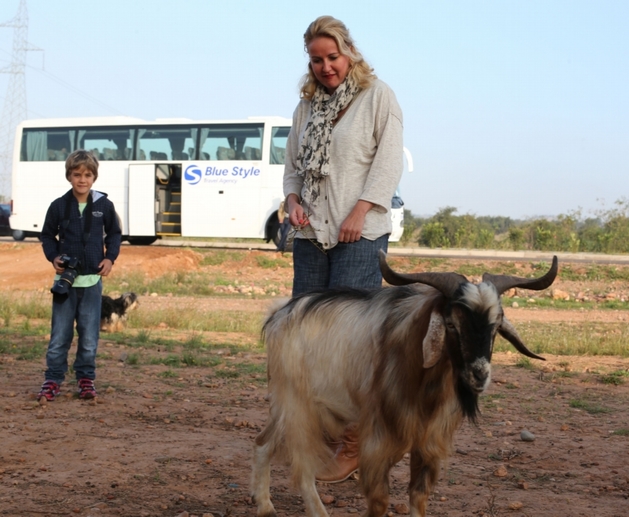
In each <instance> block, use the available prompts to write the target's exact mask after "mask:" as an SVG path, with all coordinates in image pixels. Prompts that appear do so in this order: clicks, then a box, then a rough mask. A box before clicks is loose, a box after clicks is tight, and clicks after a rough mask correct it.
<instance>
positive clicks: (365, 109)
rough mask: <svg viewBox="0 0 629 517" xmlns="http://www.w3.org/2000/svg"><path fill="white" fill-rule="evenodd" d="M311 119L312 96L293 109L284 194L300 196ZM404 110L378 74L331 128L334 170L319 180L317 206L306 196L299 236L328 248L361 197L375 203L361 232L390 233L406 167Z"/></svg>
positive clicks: (370, 235) (368, 234)
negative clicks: (300, 161) (303, 145)
mask: <svg viewBox="0 0 629 517" xmlns="http://www.w3.org/2000/svg"><path fill="white" fill-rule="evenodd" d="M309 119H310V101H308V100H302V101H301V102H300V103H299V104H298V105H297V108H296V109H295V113H294V114H293V125H292V127H291V130H290V133H289V135H288V142H287V144H286V165H285V169H284V195H285V196H288V195H289V194H296V195H297V196H299V198H300V200H301V199H302V188H303V183H304V178H303V177H301V176H298V175H297V174H296V172H295V170H296V169H297V163H296V160H297V153H298V151H299V144H300V142H301V139H302V137H303V134H304V130H305V128H306V124H307V123H308V120H309ZM402 129H403V127H402V110H401V109H400V106H399V105H398V103H397V100H396V98H395V94H394V93H393V91H392V90H391V88H389V87H388V86H387V85H386V84H385V83H383V82H382V81H380V80H378V79H376V80H375V81H374V82H373V83H372V84H371V86H370V87H369V88H367V89H365V90H363V91H361V92H360V93H359V94H358V95H357V96H356V98H355V99H354V100H353V101H352V103H351V104H350V106H349V108H348V109H347V111H346V112H345V114H344V115H343V116H342V117H341V119H340V120H339V121H338V122H337V123H336V125H335V126H334V129H333V130H332V142H331V145H330V150H329V156H330V174H329V176H326V177H324V178H323V179H322V181H321V195H320V197H319V199H318V201H317V203H316V205H315V206H307V204H306V202H305V201H303V200H302V206H303V208H304V214H305V215H306V216H307V217H308V219H309V220H310V226H308V227H306V228H304V229H303V230H302V231H300V232H298V233H297V234H296V235H295V236H296V237H297V238H308V239H316V240H317V241H319V242H320V243H321V245H322V246H323V247H324V248H326V249H329V248H332V247H334V246H336V244H337V243H338V236H339V230H340V227H341V224H342V223H343V221H344V220H345V218H346V217H347V216H348V215H349V213H350V212H351V211H352V209H353V208H354V205H356V203H357V202H358V200H359V199H362V200H364V201H369V202H371V203H374V204H375V205H376V206H374V208H373V209H372V210H370V211H369V212H367V216H366V218H365V225H364V227H363V233H362V236H363V237H364V238H366V239H369V240H375V239H377V238H378V237H381V236H382V235H385V234H389V233H391V214H390V210H391V198H392V197H393V194H394V193H395V189H396V188H397V185H398V183H399V182H400V178H401V176H402V170H403V167H404V163H403V158H402V153H403V140H402Z"/></svg>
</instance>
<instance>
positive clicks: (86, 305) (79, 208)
mask: <svg viewBox="0 0 629 517" xmlns="http://www.w3.org/2000/svg"><path fill="white" fill-rule="evenodd" d="M97 178H98V160H97V159H96V157H95V156H94V155H93V154H92V153H91V152H89V151H84V150H78V151H74V152H73V153H72V154H70V156H68V158H67V160H66V179H67V180H68V181H69V182H70V184H71V185H72V189H71V190H69V191H68V192H66V193H65V194H64V195H63V196H62V197H60V198H58V199H56V200H55V201H53V202H52V203H51V205H50V207H49V208H48V212H47V213H46V220H45V222H44V226H43V228H42V232H41V241H42V246H43V248H44V255H46V258H47V259H48V260H49V261H50V262H52V266H53V267H54V269H55V271H56V272H57V276H56V277H55V284H54V285H53V288H52V289H51V291H52V293H53V304H52V321H51V327H52V328H51V332H50V342H49V343H48V352H47V353H46V367H47V369H46V373H45V382H44V384H43V385H42V387H41V391H40V392H39V395H38V399H42V398H45V399H46V400H49V401H52V400H54V399H55V397H56V396H57V395H58V394H59V388H60V386H61V383H62V382H63V381H64V379H65V374H66V372H67V371H68V352H69V350H70V346H71V345H72V338H73V337H74V322H75V320H76V329H77V333H78V336H79V343H78V349H77V352H76V360H75V361H74V365H73V366H74V372H75V374H76V379H77V383H78V389H79V398H81V399H92V398H94V397H96V388H95V387H94V379H95V378H96V349H97V347H98V338H99V334H100V309H101V299H102V297H101V295H102V290H103V284H102V279H101V277H103V276H107V275H108V274H109V272H110V271H111V268H112V266H113V264H114V261H115V260H116V258H117V257H118V253H119V252H120V242H121V231H120V225H119V224H118V217H117V215H116V211H115V209H114V205H113V203H112V202H111V201H110V200H109V199H107V194H103V193H102V192H97V191H95V190H92V185H93V184H94V182H95V181H96V179H97ZM103 242H104V248H103ZM73 279H74V281H72V280H73Z"/></svg>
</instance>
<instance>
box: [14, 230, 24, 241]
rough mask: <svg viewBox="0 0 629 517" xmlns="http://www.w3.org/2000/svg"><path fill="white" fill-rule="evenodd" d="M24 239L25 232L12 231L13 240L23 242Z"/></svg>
mask: <svg viewBox="0 0 629 517" xmlns="http://www.w3.org/2000/svg"><path fill="white" fill-rule="evenodd" d="M25 238H26V232H24V231H23V230H13V240H14V241H23V240H24V239H25Z"/></svg>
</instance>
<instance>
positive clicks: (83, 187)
mask: <svg viewBox="0 0 629 517" xmlns="http://www.w3.org/2000/svg"><path fill="white" fill-rule="evenodd" d="M95 180H96V178H94V173H93V172H92V171H91V170H89V169H88V168H87V167H85V165H79V166H78V167H77V168H76V169H72V170H71V171H70V177H69V178H68V181H69V182H70V183H71V184H72V193H73V194H74V197H76V198H77V199H78V200H79V201H81V202H86V201H87V196H88V195H89V193H90V190H91V188H92V185H93V184H94V181H95Z"/></svg>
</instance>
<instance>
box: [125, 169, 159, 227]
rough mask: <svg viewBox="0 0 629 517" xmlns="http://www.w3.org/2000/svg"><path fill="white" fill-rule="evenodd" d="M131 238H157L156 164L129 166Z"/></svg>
mask: <svg viewBox="0 0 629 517" xmlns="http://www.w3.org/2000/svg"><path fill="white" fill-rule="evenodd" d="M127 206H128V207H129V227H128V228H127V234H128V236H129V237H149V236H155V164H153V163H142V164H129V203H128V205H127Z"/></svg>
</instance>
